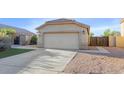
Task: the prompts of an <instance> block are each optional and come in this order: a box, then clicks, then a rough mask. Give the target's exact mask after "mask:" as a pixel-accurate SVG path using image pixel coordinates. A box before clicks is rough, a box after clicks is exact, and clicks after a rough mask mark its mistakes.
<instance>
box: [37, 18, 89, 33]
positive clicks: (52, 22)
mask: <svg viewBox="0 0 124 93" xmlns="http://www.w3.org/2000/svg"><path fill="white" fill-rule="evenodd" d="M57 24H76V25H77V26H80V27H84V28H87V29H88V31H89V30H90V26H89V25H86V24H83V23H80V22H77V21H75V20H72V19H65V18H62V19H56V20H52V21H47V22H46V23H45V24H43V25H41V26H39V27H37V28H36V29H37V30H39V29H41V28H42V27H44V26H46V25H57Z"/></svg>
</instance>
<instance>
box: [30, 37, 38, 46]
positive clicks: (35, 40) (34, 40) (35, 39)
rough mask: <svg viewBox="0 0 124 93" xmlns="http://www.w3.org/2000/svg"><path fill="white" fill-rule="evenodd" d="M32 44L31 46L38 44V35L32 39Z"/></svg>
mask: <svg viewBox="0 0 124 93" xmlns="http://www.w3.org/2000/svg"><path fill="white" fill-rule="evenodd" d="M30 44H31V45H34V44H37V36H36V35H34V36H32V37H31V41H30Z"/></svg>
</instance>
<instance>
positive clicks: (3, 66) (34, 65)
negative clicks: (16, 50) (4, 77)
mask: <svg viewBox="0 0 124 93" xmlns="http://www.w3.org/2000/svg"><path fill="white" fill-rule="evenodd" d="M75 54H76V52H72V51H65V50H54V49H36V50H34V51H31V52H27V53H23V54H19V55H15V56H11V57H7V58H3V59H0V73H1V74H16V73H18V74H20V73H25V74H27V73H28V74H40V73H41V74H52V73H61V72H62V71H63V70H64V68H65V66H66V65H67V63H68V62H69V61H70V60H71V59H72V58H73V57H74V56H75Z"/></svg>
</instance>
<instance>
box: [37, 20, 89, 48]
mask: <svg viewBox="0 0 124 93" xmlns="http://www.w3.org/2000/svg"><path fill="white" fill-rule="evenodd" d="M89 28H90V27H89V26H88V25H85V24H82V23H79V22H77V21H75V20H70V19H57V20H53V21H47V22H46V23H45V24H43V25H41V26H39V27H38V28H36V29H37V30H38V47H41V48H55V49H87V48H88V41H89V40H88V39H89V38H88V37H89Z"/></svg>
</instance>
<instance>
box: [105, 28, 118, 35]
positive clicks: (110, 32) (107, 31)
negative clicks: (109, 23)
mask: <svg viewBox="0 0 124 93" xmlns="http://www.w3.org/2000/svg"><path fill="white" fill-rule="evenodd" d="M119 35H120V32H119V31H112V30H111V29H106V30H105V31H104V33H103V36H119Z"/></svg>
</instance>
